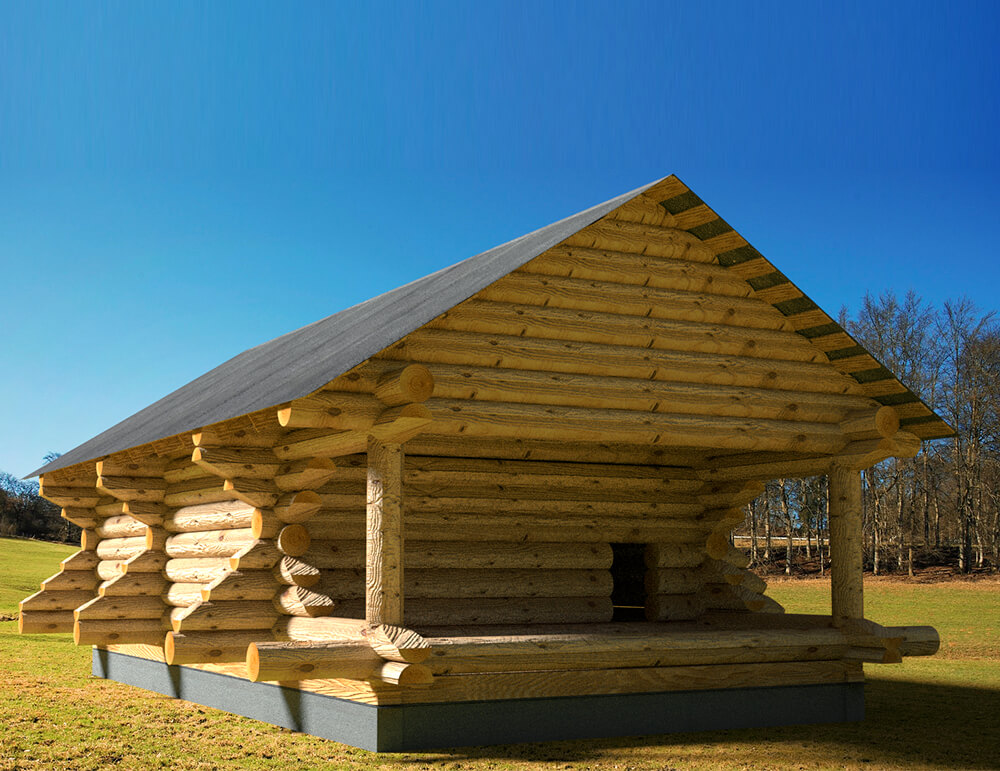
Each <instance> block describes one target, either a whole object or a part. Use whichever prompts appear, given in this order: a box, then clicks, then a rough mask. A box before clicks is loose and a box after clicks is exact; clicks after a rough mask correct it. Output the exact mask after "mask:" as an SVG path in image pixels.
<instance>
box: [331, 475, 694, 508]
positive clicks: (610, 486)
mask: <svg viewBox="0 0 1000 771" xmlns="http://www.w3.org/2000/svg"><path fill="white" fill-rule="evenodd" d="M404 483H405V486H406V490H407V495H408V496H412V497H413V498H414V499H416V500H419V499H421V498H425V497H442V498H455V497H464V498H487V497H493V498H498V497H499V498H507V499H512V498H513V499H525V500H536V501H538V500H541V501H547V500H563V501H587V500H592V501H598V502H599V503H605V505H610V503H611V502H619V501H620V502H622V503H627V502H628V503H630V502H662V503H663V506H664V510H665V511H669V510H671V509H672V508H675V509H676V510H677V512H678V513H680V514H688V513H693V509H694V507H695V506H696V505H697V504H698V503H699V501H698V500H697V499H696V498H695V497H694V495H693V493H694V492H695V491H696V490H699V489H700V488H701V487H702V484H703V483H701V482H699V481H697V480H687V479H681V480H672V479H629V478H613V477H568V476H556V475H553V476H546V475H544V474H531V475H527V474H525V475H512V474H493V473H472V472H461V471H458V472H443V471H434V472H429V473H421V472H416V473H407V474H406V475H405V481H404ZM339 487H340V489H343V490H344V491H345V492H353V487H354V484H353V483H352V484H350V485H342V486H339ZM334 489H337V487H335V486H332V485H329V486H327V487H324V488H322V490H321V491H320V494H321V495H323V494H324V493H326V492H328V491H332V490H334ZM362 494H363V490H362ZM684 504H687V506H686V508H685V507H684Z"/></svg>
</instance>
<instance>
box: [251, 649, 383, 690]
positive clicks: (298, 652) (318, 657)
mask: <svg viewBox="0 0 1000 771" xmlns="http://www.w3.org/2000/svg"><path fill="white" fill-rule="evenodd" d="M383 661H384V659H382V657H381V656H379V655H378V654H377V653H375V651H374V650H372V648H371V646H370V645H368V644H366V643H364V642H357V643H352V642H337V643H314V642H254V643H251V644H250V645H249V646H248V647H247V650H246V662H247V673H248V675H249V678H250V680H252V681H253V682H266V681H295V680H305V679H327V678H342V679H348V680H365V679H367V678H369V677H372V676H373V675H374V674H375V672H376V671H377V670H378V669H379V668H380V667H381V666H382V663H383Z"/></svg>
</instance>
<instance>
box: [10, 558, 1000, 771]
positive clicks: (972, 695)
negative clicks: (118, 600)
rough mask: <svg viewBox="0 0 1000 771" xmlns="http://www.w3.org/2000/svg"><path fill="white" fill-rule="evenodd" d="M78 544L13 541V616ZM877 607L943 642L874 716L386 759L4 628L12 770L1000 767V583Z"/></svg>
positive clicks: (890, 681)
mask: <svg viewBox="0 0 1000 771" xmlns="http://www.w3.org/2000/svg"><path fill="white" fill-rule="evenodd" d="M71 551H72V550H71V549H69V548H67V547H62V546H56V545H53V544H42V543H37V542H33V541H14V540H9V539H8V540H5V539H0V616H2V615H3V614H8V615H12V614H14V613H16V603H17V600H19V599H20V598H21V597H23V596H25V595H27V594H29V593H30V592H32V591H34V590H35V589H36V588H37V585H38V583H37V582H38V581H39V580H41V579H43V578H45V577H46V576H49V575H51V574H52V573H54V572H55V571H56V569H57V564H58V562H59V560H60V559H61V558H63V557H64V556H66V555H67V554H69V553H70V552H71ZM770 593H771V594H772V595H773V596H774V597H775V598H776V599H778V601H779V602H782V603H784V604H785V605H786V607H788V608H789V609H790V610H795V611H800V612H823V611H829V599H828V598H829V584H828V583H826V582H823V581H819V580H802V581H780V582H775V584H774V585H773V587H772V590H771V592H770ZM866 606H867V614H868V616H869V617H870V618H873V619H875V620H877V621H880V622H883V623H887V624H896V623H909V624H931V625H933V626H935V627H937V628H938V630H939V631H940V632H941V636H942V639H943V640H944V643H943V645H942V652H941V653H940V654H939V655H938V656H937V657H934V658H930V659H910V660H907V661H906V662H904V663H903V664H899V665H895V666H882V667H875V666H869V667H867V669H868V674H869V677H870V681H869V684H868V686H867V705H868V719H867V720H866V721H865V722H864V723H861V724H848V725H830V726H807V727H790V728H777V729H767V730H747V731H726V732H716V733H703V734H684V735H668V736H646V737H638V738H631V739H614V740H600V741H580V742H553V743H548V744H532V745H519V746H500V747H487V748H476V749H464V750H458V751H456V752H453V753H434V754H412V753H411V754H404V755H373V754H371V753H368V752H365V751H363V750H355V749H352V748H350V747H345V746H344V745H340V744H336V743H334V742H328V741H324V740H321V739H315V738H312V737H309V736H304V735H301V734H295V733H292V732H290V731H286V730H283V729H279V728H273V727H271V726H268V725H265V724H262V723H257V722H254V721H252V720H247V719H244V718H240V717H236V716H232V715H227V714H224V713H221V712H217V711H215V710H211V709H205V708H203V707H199V706H197V705H194V704H190V703H188V702H179V701H174V700H171V699H168V698H166V697H162V696H158V695H156V694H151V693H147V692H145V691H141V690H139V689H135V688H130V687H128V686H124V685H119V684H117V683H110V682H106V681H103V680H93V679H91V678H90V677H89V676H88V672H89V670H90V652H89V650H86V649H80V648H76V647H75V646H74V645H73V641H72V639H71V638H70V636H69V635H38V636H26V637H21V636H19V635H18V634H17V625H16V622H13V621H7V622H3V623H0V730H2V733H0V769H105V768H121V769H139V770H144V769H155V768H171V769H287V768H304V769H396V770H399V771H401V770H402V769H430V768H434V769H469V770H471V771H478V770H482V771H485V770H486V769H496V770H498V771H499V770H502V769H514V768H527V769H543V768H544V769H583V768H596V769H608V771H610V770H611V769H635V770H636V771H638V770H639V769H643V770H645V769H649V770H650V771H652V770H653V769H656V770H657V771H660V770H662V769H843V768H865V769H882V768H886V769H952V768H970V769H971V768H1000V718H998V716H1000V582H998V581H977V582H947V583H933V584H919V583H909V582H906V581H892V580H885V579H879V580H874V581H870V582H869V583H868V584H867V585H866Z"/></svg>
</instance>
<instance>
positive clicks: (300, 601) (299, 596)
mask: <svg viewBox="0 0 1000 771" xmlns="http://www.w3.org/2000/svg"><path fill="white" fill-rule="evenodd" d="M336 604H337V603H336V602H334V601H333V600H332V599H330V597H328V596H326V595H325V594H322V593H320V592H314V591H312V590H311V589H306V588H305V587H303V586H287V587H284V588H283V589H281V591H279V592H278V593H277V594H276V595H275V597H274V605H275V607H276V608H278V611H279V612H280V613H282V614H284V615H286V616H309V617H310V618H314V617H317V616H329V615H330V614H331V613H332V612H333V609H334V607H335V606H336Z"/></svg>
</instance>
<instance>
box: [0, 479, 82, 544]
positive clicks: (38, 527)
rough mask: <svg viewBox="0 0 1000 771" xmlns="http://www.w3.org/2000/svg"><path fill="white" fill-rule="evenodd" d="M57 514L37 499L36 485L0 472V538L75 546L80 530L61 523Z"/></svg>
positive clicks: (56, 509)
mask: <svg viewBox="0 0 1000 771" xmlns="http://www.w3.org/2000/svg"><path fill="white" fill-rule="evenodd" d="M60 511H61V510H60V508H59V507H58V506H56V505H55V504H54V503H50V502H49V501H47V500H45V499H44V498H42V497H40V496H39V495H38V483H37V482H28V481H25V480H23V479H18V478H17V477H16V476H14V475H13V474H8V473H7V472H5V471H0V537H3V536H19V537H22V538H38V539H40V540H43V541H60V542H63V543H71V542H79V540H80V528H78V527H77V526H76V525H74V524H72V523H70V522H68V521H66V520H65V519H63V518H62V516H61V514H60Z"/></svg>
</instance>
